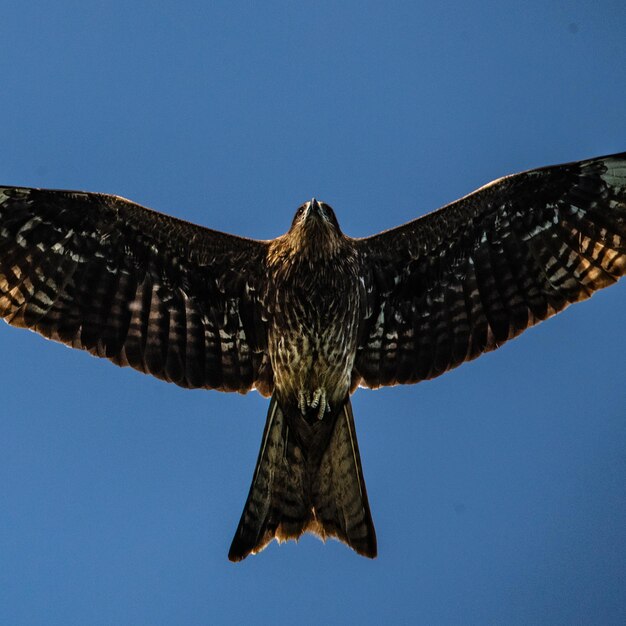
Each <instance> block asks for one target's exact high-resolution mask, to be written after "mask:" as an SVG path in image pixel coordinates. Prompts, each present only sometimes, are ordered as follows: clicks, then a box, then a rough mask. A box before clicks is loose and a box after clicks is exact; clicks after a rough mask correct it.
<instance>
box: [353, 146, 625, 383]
mask: <svg viewBox="0 0 626 626" xmlns="http://www.w3.org/2000/svg"><path fill="white" fill-rule="evenodd" d="M356 244H357V246H358V247H359V248H360V250H361V253H362V255H363V258H364V260H365V266H366V268H367V272H368V276H367V281H369V285H370V286H371V290H372V311H373V312H372V315H371V317H370V318H369V322H368V324H369V325H368V326H366V328H365V332H364V337H363V339H362V341H361V345H360V348H359V351H358V353H357V358H356V362H355V376H354V379H355V381H360V384H361V385H363V386H367V387H379V386H381V385H393V384H398V383H415V382H418V381H420V380H424V379H427V378H433V377H435V376H438V375H439V374H442V373H443V372H445V371H446V370H448V369H450V368H452V367H455V366H457V365H459V364H460V363H463V362H464V361H468V360H470V359H474V358H476V357H477V356H479V355H480V354H482V353H483V352H487V351H489V350H494V349H495V348H497V347H499V346H500V345H502V344H503V343H504V342H505V341H507V340H509V339H512V338H513V337H516V336H517V335H519V334H520V333H521V332H522V331H523V330H525V329H526V328H529V327H530V326H533V325H534V324H536V323H538V322H540V321H541V320H544V319H546V318H548V317H550V316H551V315H554V314H555V313H558V312H559V311H561V310H563V309H564V308H565V307H567V306H568V305H569V304H571V303H574V302H578V301H580V300H585V299H586V298H588V297H589V296H591V295H592V294H593V293H594V292H595V291H596V290H598V289H602V288H603V287H606V286H608V285H611V284H612V283H614V282H615V281H616V280H617V279H618V278H619V277H620V276H622V275H623V274H624V273H625V272H626V153H624V154H618V155H613V156H608V157H603V158H597V159H591V160H588V161H581V162H577V163H569V164H566V165H557V166H554V167H546V168H542V169H538V170H532V171H529V172H525V173H522V174H516V175H514V176H508V177H506V178H501V179H499V180H496V181H495V182H493V183H491V184H489V185H487V186H485V187H482V188H481V189H479V190H478V191H476V192H474V193H472V194H470V195H469V196H466V197H465V198H462V199H461V200H458V201H456V202H453V203H452V204H449V205H447V206H445V207H443V208H442V209H440V210H438V211H436V212H434V213H431V214H429V215H426V216H425V217H422V218H419V219H417V220H414V221H412V222H409V223H408V224H405V225H403V226H400V227H398V228H395V229H393V230H390V231H386V232H384V233H381V234H379V235H376V236H374V237H369V238H366V239H360V240H357V241H356Z"/></svg>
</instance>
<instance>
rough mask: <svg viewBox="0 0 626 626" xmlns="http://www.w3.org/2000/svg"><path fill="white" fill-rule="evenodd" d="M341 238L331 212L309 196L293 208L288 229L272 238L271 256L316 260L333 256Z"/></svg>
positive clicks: (342, 236) (344, 240)
mask: <svg viewBox="0 0 626 626" xmlns="http://www.w3.org/2000/svg"><path fill="white" fill-rule="evenodd" d="M345 242H346V237H345V236H344V234H343V233H342V232H341V229H340V228H339V222H337V218H336V217H335V212H334V211H333V210H332V209H331V208H330V206H328V205H327V204H326V203H324V202H318V201H317V200H316V199H315V198H313V199H312V200H309V202H305V203H304V204H303V205H302V206H301V207H300V208H299V209H298V210H297V211H296V214H295V215H294V217H293V221H292V222H291V228H290V229H289V232H287V233H285V234H284V235H283V236H282V237H278V238H277V239H275V240H274V244H273V247H272V248H273V254H272V257H274V258H289V259H291V260H293V261H295V260H296V259H300V260H302V261H306V262H312V263H318V262H320V261H323V260H324V259H328V258H331V257H333V256H334V255H335V254H336V253H337V252H338V250H340V249H341V247H342V246H343V245H345Z"/></svg>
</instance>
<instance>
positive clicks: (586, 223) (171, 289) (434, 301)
mask: <svg viewBox="0 0 626 626" xmlns="http://www.w3.org/2000/svg"><path fill="white" fill-rule="evenodd" d="M625 272H626V153H622V154H616V155H612V156H606V157H600V158H596V159H590V160H586V161H580V162H575V163H569V164H565V165H557V166H553V167H545V168H541V169H537V170H532V171H528V172H524V173H521V174H516V175H513V176H508V177H505V178H501V179H499V180H496V181H494V182H493V183H490V184H489V185H486V186H485V187H482V188H481V189H479V190H477V191H475V192H474V193H472V194H470V195H468V196H466V197H464V198H462V199H460V200H457V201H456V202H453V203H452V204H449V205H447V206H445V207H443V208H441V209H439V210H438V211H435V212H434V213H431V214H429V215H426V216H424V217H422V218H419V219H416V220H414V221H412V222H409V223H407V224H404V225H403V226H399V227H397V228H394V229H392V230H388V231H385V232H383V233H379V234H377V235H374V236H372V237H367V238H364V239H352V238H350V237H347V236H346V235H344V234H343V233H342V232H341V229H340V228H339V224H338V222H337V219H336V217H335V214H334V212H333V210H332V209H331V208H330V206H328V205H327V204H325V203H323V202H318V201H317V200H315V199H313V200H311V201H310V202H307V203H305V204H304V205H302V206H301V207H300V208H299V209H298V211H297V212H296V215H295V217H294V219H293V222H292V225H291V228H290V229H289V231H288V232H287V233H286V234H284V235H282V236H280V237H278V238H276V239H274V240H271V241H255V240H251V239H245V238H241V237H236V236H233V235H229V234H226V233H220V232H217V231H214V230H209V229H206V228H202V227H200V226H195V225H193V224H189V223H187V222H183V221H181V220H177V219H175V218H172V217H168V216H166V215H162V214H160V213H156V212H154V211H151V210H149V209H145V208H143V207H141V206H139V205H137V204H134V203H132V202H129V201H128V200H125V199H123V198H119V197H116V196H110V195H104V194H95V193H84V192H74V191H55V190H46V189H30V188H20V187H0V315H1V316H2V317H3V318H4V319H5V320H6V321H7V322H8V323H9V324H12V325H14V326H20V327H24V328H29V329H31V330H35V331H37V332H38V333H40V334H42V335H44V336H45V337H48V338H50V339H54V340H56V341H60V342H62V343H65V344H67V345H69V346H72V347H74V348H81V349H84V350H88V351H89V352H91V353H92V354H94V355H96V356H101V357H105V358H108V359H110V360H111V361H113V362H114V363H116V364H118V365H122V366H124V365H130V366H131V367H133V368H135V369H138V370H140V371H142V372H145V373H148V374H153V375H154V376H157V377H158V378H161V379H164V380H166V381H169V382H174V383H176V384H178V385H181V386H183V387H190V388H199V387H201V388H206V389H217V390H220V391H238V392H242V393H245V392H247V391H249V390H250V389H253V388H255V389H257V390H258V391H259V392H260V393H262V394H263V395H266V396H271V402H270V407H269V411H268V416H267V422H266V426H265V432H264V434H263V440H262V444H261V450H260V453H259V458H258V462H257V467H256V470H255V473H254V477H253V481H252V486H251V488H250V493H249V496H248V500H247V502H246V504H245V507H244V511H243V514H242V517H241V521H240V523H239V527H238V528H237V531H236V533H235V537H234V539H233V543H232V545H231V548H230V552H229V558H230V559H231V560H241V559H243V558H245V557H246V556H247V555H248V554H250V553H255V552H258V551H260V550H262V549H263V548H264V547H265V546H266V545H267V543H269V542H270V541H271V540H272V539H273V538H276V539H278V540H285V539H290V538H296V539H297V538H298V537H299V536H300V535H302V533H304V532H307V531H310V532H314V533H316V534H318V535H319V536H321V537H322V538H325V537H328V536H330V537H336V538H338V539H340V540H341V541H343V542H345V543H346V544H348V545H349V546H350V547H352V548H353V549H354V550H356V551H357V552H359V553H360V554H363V555H365V556H369V557H374V556H376V537H375V532H374V526H373V523H372V518H371V514H370V509H369V504H368V500H367V493H366V490H365V482H364V480H363V472H362V468H361V462H360V457H359V450H358V446H357V441H356V435H355V430H354V419H353V415H352V409H351V404H350V394H351V393H352V392H353V391H354V390H355V389H356V387H357V386H359V385H360V386H364V387H371V388H376V387H379V386H382V385H395V384H401V383H416V382H419V381H421V380H424V379H428V378H433V377H435V376H438V375H439V374H442V373H443V372H445V371H446V370H448V369H450V368H452V367H455V366H457V365H459V364H461V363H462V362H464V361H467V360H470V359H473V358H476V357H477V356H479V355H480V354H482V353H483V352H486V351H489V350H493V349H495V348H497V347H499V346H500V345H502V344H503V343H504V342H505V341H507V340H509V339H512V338H513V337H516V336H517V335H519V334H520V333H521V332H522V331H523V330H525V329H526V328H529V327H530V326H532V325H534V324H536V323H537V322H539V321H541V320H543V319H546V318H547V317H550V316H551V315H554V314H555V313H558V312H559V311H561V310H563V309H564V308H565V307H566V306H568V305H569V304H571V303H574V302H578V301H580V300H584V299H586V298H588V297H589V296H591V295H592V294H593V293H594V292H595V291H597V290H598V289H601V288H603V287H606V286H608V285H610V284H612V283H614V282H616V281H617V280H618V279H619V278H620V277H621V276H622V275H623V274H624V273H625Z"/></svg>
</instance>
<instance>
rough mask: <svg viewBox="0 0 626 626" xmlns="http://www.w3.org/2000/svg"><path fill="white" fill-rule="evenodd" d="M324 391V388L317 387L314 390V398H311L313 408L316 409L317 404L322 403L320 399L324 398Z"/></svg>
mask: <svg viewBox="0 0 626 626" xmlns="http://www.w3.org/2000/svg"><path fill="white" fill-rule="evenodd" d="M324 395H325V394H324V392H323V390H322V389H316V390H315V391H314V392H313V400H311V404H310V406H311V408H312V409H314V408H315V407H317V405H318V404H319V403H320V400H322V398H323V397H324Z"/></svg>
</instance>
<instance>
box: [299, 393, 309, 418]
mask: <svg viewBox="0 0 626 626" xmlns="http://www.w3.org/2000/svg"><path fill="white" fill-rule="evenodd" d="M307 404H308V402H307V398H306V396H305V395H304V391H303V390H302V389H300V391H299V392H298V408H299V409H300V413H302V415H306V405H307Z"/></svg>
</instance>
